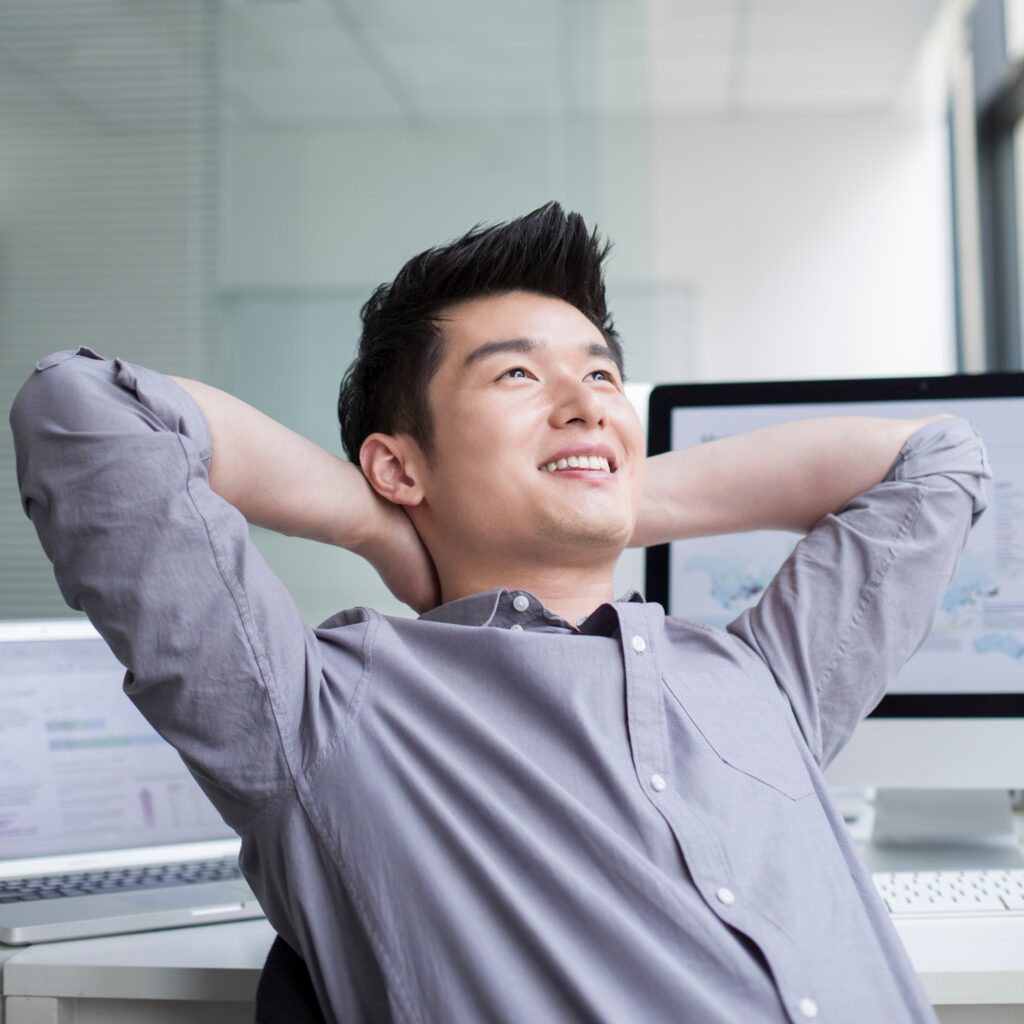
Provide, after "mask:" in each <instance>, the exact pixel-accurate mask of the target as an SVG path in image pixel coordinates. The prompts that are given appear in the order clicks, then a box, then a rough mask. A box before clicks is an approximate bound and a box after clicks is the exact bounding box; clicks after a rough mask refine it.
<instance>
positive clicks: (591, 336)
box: [417, 292, 645, 567]
mask: <svg viewBox="0 0 1024 1024" xmlns="http://www.w3.org/2000/svg"><path fill="white" fill-rule="evenodd" d="M441 326H442V333H443V335H444V357H443V359H442V362H441V366H440V367H439V369H438V371H437V373H436V375H435V376H434V378H433V380H432V381H431V385H430V407H431V409H432V411H433V414H434V422H435V464H434V466H433V467H431V468H428V469H426V470H425V471H424V472H421V474H420V476H421V480H422V485H423V495H424V499H425V506H426V508H423V507H421V508H420V509H418V510H417V511H418V512H419V513H420V514H421V515H424V514H425V515H426V516H427V518H428V520H429V522H426V523H422V525H423V526H424V527H425V528H426V529H427V531H428V533H429V535H431V536H430V539H431V540H434V541H436V540H441V542H442V543H441V545H440V550H439V551H435V552H434V554H435V557H437V556H438V555H442V556H446V557H450V556H451V554H452V553H453V551H462V552H465V553H466V554H467V555H469V556H471V557H472V556H484V555H485V553H486V552H487V551H488V549H493V554H494V555H495V556H496V557H495V563H496V564H502V563H505V564H507V563H508V561H509V560H510V558H512V559H514V558H517V557H518V558H520V559H521V560H522V561H523V562H536V561H538V560H540V559H542V558H544V559H547V560H549V561H550V563H551V565H552V567H554V566H558V565H571V564H573V563H574V562H575V563H577V564H582V563H583V562H584V561H587V562H590V563H593V562H594V561H595V560H597V559H599V558H601V557H607V558H609V559H614V557H616V556H617V555H618V553H619V552H620V551H621V549H622V548H624V547H625V546H626V543H627V541H628V540H629V538H630V536H631V535H632V532H633V528H634V526H635V524H636V517H637V512H638V510H639V503H640V492H641V488H642V486H643V471H644V457H645V441H644V435H643V428H642V427H641V425H640V421H639V419H638V418H637V415H636V412H635V410H634V409H633V407H632V405H631V404H630V403H629V401H628V400H627V398H626V395H625V393H624V391H623V388H622V381H621V379H620V376H619V371H618V369H617V367H616V365H615V361H614V359H613V358H612V356H611V353H610V351H609V350H608V348H607V345H606V343H605V340H604V337H603V336H602V334H601V332H600V331H599V330H598V329H597V328H596V327H595V326H594V325H593V324H592V323H591V322H590V321H589V320H588V319H587V318H586V317H585V316H584V315H583V314H582V313H581V312H580V311H579V310H577V309H576V308H575V307H573V306H571V305H569V304H568V303H566V302H563V301H562V300H560V299H553V298H549V297H546V296H540V295H534V294H531V293H527V292H512V293H510V294H508V295H503V296H499V297H497V298H485V299H477V300H474V301H472V302H467V303H464V304H461V305H458V306H456V307H453V308H452V309H450V310H449V311H447V312H446V313H445V314H444V319H443V320H442V323H441ZM591 454H596V455H598V456H599V457H604V458H606V459H607V463H608V466H609V467H610V471H609V469H606V468H605V466H604V463H603V462H602V463H601V465H600V467H599V468H591V466H590V460H589V459H588V461H587V465H586V468H583V467H582V466H578V467H576V468H573V467H571V466H570V465H568V464H567V461H562V460H567V459H568V457H569V456H570V455H571V456H574V457H575V456H576V455H588V456H589V455H591ZM551 463H555V464H556V465H557V466H558V467H564V468H556V469H555V470H554V472H551V471H549V470H548V469H547V468H545V467H547V466H549V465H550V464H551ZM433 546H437V545H433Z"/></svg>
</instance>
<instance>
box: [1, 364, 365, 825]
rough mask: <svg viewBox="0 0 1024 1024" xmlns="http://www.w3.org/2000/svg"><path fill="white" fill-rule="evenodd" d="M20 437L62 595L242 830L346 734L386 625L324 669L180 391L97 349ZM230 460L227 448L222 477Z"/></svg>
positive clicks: (361, 630) (34, 404)
mask: <svg viewBox="0 0 1024 1024" xmlns="http://www.w3.org/2000/svg"><path fill="white" fill-rule="evenodd" d="M214 419H215V420H216V419H217V417H216V416H214ZM11 426H12V429H13V432H14V443H15V453H16V457H17V469H18V482H19V486H20V490H21V498H22V503H23V505H24V508H25V511H26V512H27V513H28V515H29V517H30V518H31V519H32V522H33V524H34V525H35V527H36V531H37V532H38V534H39V538H40V541H41V542H42V545H43V548H44V550H45V551H46V553H47V555H48V557H49V558H50V560H51V561H52V563H53V568H54V575H55V576H56V579H57V583H58V586H59V587H60V590H61V594H62V595H63V597H64V599H65V600H66V601H67V603H68V604H69V605H70V606H71V607H72V608H74V609H76V610H80V611H84V612H85V613H86V615H87V616H88V617H89V619H90V620H91V621H92V623H93V625H95V626H96V628H97V630H98V631H99V632H100V634H101V635H102V636H103V638H104V639H105V640H106V641H107V643H108V644H109V646H110V648H111V650H112V651H113V652H114V654H115V655H116V656H117V658H118V660H119V661H121V663H122V664H123V665H124V666H125V667H126V668H127V669H128V675H127V676H126V679H125V690H126V692H127V693H128V695H129V696H130V697H131V699H132V700H133V701H134V703H135V704H136V705H137V706H138V707H139V709H140V710H141V711H142V713H143V714H144V715H145V716H146V717H147V718H148V719H149V720H150V722H151V723H152V724H153V725H154V727H155V728H156V729H157V730H158V731H159V732H160V733H161V734H162V735H163V736H164V737H165V738H166V739H167V740H168V741H169V742H170V743H171V744H172V745H173V746H175V747H176V748H177V749H178V750H179V751H180V752H181V753H182V755H183V757H184V758H185V760H186V762H187V763H188V765H189V767H190V768H191V769H192V771H193V773H194V774H195V776H196V778H197V780H198V781H199V782H200V784H201V785H202V786H203V787H204V789H205V790H206V791H207V793H208V795H209V796H210V797H211V799H212V800H213V801H214V803H215V804H216V805H217V807H218V809H219V810H220V811H221V813H222V814H223V815H224V817H225V819H226V820H227V821H228V822H229V823H230V824H232V825H233V826H234V827H236V828H238V829H239V830H243V831H244V829H245V827H246V825H247V823H248V822H249V821H250V820H252V819H253V818H254V817H256V816H258V815H259V813H260V812H261V810H262V809H263V808H264V807H266V806H267V805H268V804H270V803H271V802H272V801H273V800H274V799H275V797H276V796H277V795H278V793H280V792H281V791H282V790H283V789H285V788H287V787H288V786H289V785H290V784H291V780H292V779H293V778H294V776H295V774H296V772H300V771H302V770H303V767H304V766H305V765H306V764H308V763H310V759H315V757H316V756H317V754H318V753H319V752H320V751H321V750H322V749H323V746H324V744H326V743H329V742H331V741H333V740H334V739H335V738H336V737H337V734H338V730H339V729H341V728H343V727H345V724H346V723H347V722H348V716H347V710H348V708H349V706H350V702H351V700H352V699H353V697H354V693H355V688H356V687H357V685H358V682H359V680H360V678H361V677H362V672H363V668H364V666H365V658H366V650H365V648H366V645H367V644H368V643H369V642H370V641H371V639H372V630H373V628H374V627H373V621H374V620H372V618H366V617H364V618H363V619H362V620H359V619H358V617H356V620H354V621H353V623H352V624H351V625H350V626H348V627H346V629H344V630H341V631H338V633H337V635H336V636H335V638H334V642H333V643H332V652H333V657H332V661H331V664H330V665H329V666H327V665H325V664H324V663H323V660H322V652H321V645H320V644H319V642H318V639H317V637H316V635H315V634H314V632H313V630H311V629H310V628H309V627H308V626H306V624H305V623H303V622H302V619H301V616H300V615H299V613H298V609H297V608H296V606H295V602H294V601H293V600H292V598H291V595H289V593H288V591H287V590H286V589H285V587H284V586H283V584H282V583H281V581H280V580H279V579H278V578H277V577H276V576H275V575H274V573H273V572H272V571H271V570H270V568H269V566H268V565H267V564H266V562H265V561H264V560H263V559H262V557H261V556H260V554H259V552H258V551H257V550H256V548H255V546H254V545H253V544H252V541H251V539H250V537H249V530H248V525H247V523H246V520H245V518H244V517H243V515H242V514H240V512H239V509H238V508H236V507H235V506H234V505H232V504H231V503H229V502H228V501H225V500H224V499H223V497H222V496H221V495H219V494H217V493H216V492H215V491H214V490H213V489H212V488H211V486H210V484H209V479H208V475H209V468H210V465H211V462H212V460H213V452H212V443H211V432H210V429H209V426H208V424H207V422H206V419H205V416H204V414H203V413H202V411H201V410H200V408H199V407H198V406H197V404H196V403H195V401H194V400H193V399H192V398H191V397H190V396H189V394H187V393H186V392H185V391H184V390H182V388H181V387H180V386H179V385H177V384H175V383H174V382H173V381H171V380H170V379H168V378H167V377H166V376H163V375H162V374H159V373H155V372H154V371H152V370H147V369H145V368H143V367H139V366H134V365H132V364H130V363H126V362H123V361H121V360H107V359H103V358H102V357H100V356H97V355H96V354H95V353H93V352H90V351H89V350H88V349H79V350H78V351H77V352H63V353H57V354H55V355H53V356H50V357H48V358H47V359H44V360H42V361H41V362H40V363H39V364H38V367H37V369H36V371H35V373H33V374H32V376H31V377H30V378H29V380H28V381H27V382H26V383H25V385H24V386H23V387H22V389H21V390H20V391H19V393H18V395H17V397H16V399H15V401H14V404H13V406H12V410H11ZM281 429H283V428H281ZM229 452H230V442H229V441H226V443H225V447H224V452H223V453H221V454H222V455H223V456H224V457H223V458H222V460H221V461H222V466H223V467H224V468H228V464H229V463H230V462H231V461H232V458H231V457H230V454H225V453H229ZM262 469H263V471H264V472H268V473H270V475H271V482H270V487H269V489H270V490H274V489H276V487H278V486H280V480H281V478H280V477H276V476H275V473H274V471H273V469H272V468H271V466H270V464H269V463H264V464H263V467H262ZM235 472H236V473H237V474H238V475H239V476H241V475H243V474H242V473H241V470H239V469H236V470H235ZM277 472H278V473H282V472H284V470H282V469H281V468H280V467H278V469H277ZM335 498H336V500H337V502H338V504H339V505H342V504H343V503H344V502H345V500H346V495H344V494H343V493H338V494H336V495H335ZM326 694H330V699H327V698H326V697H325V695H326Z"/></svg>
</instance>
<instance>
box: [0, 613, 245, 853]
mask: <svg viewBox="0 0 1024 1024" xmlns="http://www.w3.org/2000/svg"><path fill="white" fill-rule="evenodd" d="M124 674H125V672H124V667H123V666H122V665H121V664H120V663H119V662H118V661H117V659H116V658H115V657H114V656H113V654H111V652H110V649H109V648H108V647H107V645H106V643H105V642H104V641H103V640H102V639H101V638H100V637H99V636H98V634H97V633H96V632H95V630H94V629H93V628H92V627H91V626H90V625H89V624H88V623H87V622H82V621H78V620H68V621H66V622H63V623H62V622H58V621H53V622H48V623H40V622H36V623H31V622H24V623H10V622H9V623H0V860H9V859H22V858H30V857H43V856H54V855H64V854H71V853H86V852H93V851H97V850H115V849H125V848H132V847H143V846H159V845H164V844H169V843H183V842H194V841H199V840H210V839H226V838H230V837H232V836H233V835H234V833H233V832H232V831H231V829H230V828H228V826H227V825H225V824H224V822H223V821H222V820H221V818H220V815H219V814H218V813H217V811H216V810H215V809H214V808H213V806H212V804H211V803H210V801H209V800H208V799H207V798H206V796H205V795H204V794H203V792H202V790H201V789H200V788H199V786H198V785H197V784H196V782H195V781H194V780H193V778H192V776H191V775H190V774H189V773H188V770H187V769H186V768H185V766H184V764H183V763H182V761H181V758H180V757H179V756H178V754H177V752H176V751H175V750H174V749H173V748H172V747H171V746H170V745H169V744H167V743H166V742H165V741H164V740H163V739H161V738H160V736H158V735H157V733H156V732H154V730H153V729H152V727H151V726H150V725H149V724H148V723H147V722H146V720H145V719H144V718H143V717H142V715H141V714H139V712H138V711H137V710H136V709H135V706H134V705H133V704H132V702H131V701H130V700H129V699H128V697H126V696H125V694H124V692H123V690H122V683H123V680H124Z"/></svg>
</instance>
